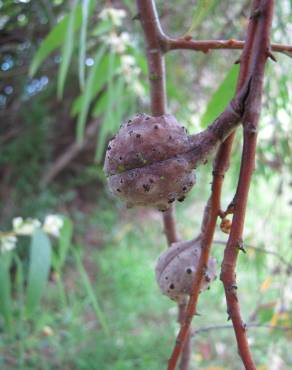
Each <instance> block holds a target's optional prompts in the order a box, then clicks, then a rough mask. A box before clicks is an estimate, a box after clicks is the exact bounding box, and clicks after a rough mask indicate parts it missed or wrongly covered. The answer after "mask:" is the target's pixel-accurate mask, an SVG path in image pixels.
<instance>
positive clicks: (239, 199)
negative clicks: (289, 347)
mask: <svg viewBox="0 0 292 370" xmlns="http://www.w3.org/2000/svg"><path fill="white" fill-rule="evenodd" d="M273 5H274V4H273V0H262V1H260V3H259V5H258V7H257V8H256V10H254V11H253V13H252V17H251V22H253V23H254V24H255V36H254V41H253V44H252V47H251V49H250V63H249V68H250V69H251V72H252V81H251V89H250V94H249V96H248V98H247V102H246V107H245V113H244V116H243V125H244V144H243V153H242V162H241V169H240V175H239V182H238V187H237V192H236V194H237V196H236V198H235V201H234V204H233V205H234V215H233V222H232V226H231V231H230V236H229V239H228V242H227V246H226V248H225V251H224V259H223V262H222V268H221V276H220V278H221V280H222V282H223V285H224V290H225V295H226V302H227V311H228V315H229V317H230V318H231V320H232V324H233V327H234V331H235V335H236V340H237V344H238V351H239V354H240V356H241V359H242V362H243V363H244V366H245V368H246V369H248V370H250V369H256V367H255V364H254V362H253V360H252V357H251V353H250V350H249V346H248V342H247V338H246V328H245V324H244V323H243V321H242V319H241V314H240V307H239V301H238V297H237V286H236V275H235V268H236V261H237V255H238V252H239V250H240V248H241V247H242V233H243V227H244V220H245V212H246V205H247V199H248V192H249V187H250V182H251V177H252V173H253V170H254V160H255V151H256V137H257V135H256V131H257V125H258V120H259V114H260V110H261V97H262V89H263V77H264V68H265V63H266V60H267V58H268V56H269V50H270V29H271V23H272V16H273Z"/></svg>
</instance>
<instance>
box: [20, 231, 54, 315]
mask: <svg viewBox="0 0 292 370" xmlns="http://www.w3.org/2000/svg"><path fill="white" fill-rule="evenodd" d="M50 266H51V243H50V240H49V238H48V236H47V235H46V234H45V233H44V232H43V231H42V230H41V229H37V230H36V231H35V232H34V234H33V237H32V241H31V245H30V256H29V270H28V283H27V296H26V313H27V315H28V316H31V315H32V314H33V312H34V311H35V309H36V308H37V306H38V305H39V303H40V299H41V296H42V294H43V293H44V291H45V287H46V285H47V281H48V276H49V271H50Z"/></svg>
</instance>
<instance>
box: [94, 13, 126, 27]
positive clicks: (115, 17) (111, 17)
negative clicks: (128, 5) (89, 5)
mask: <svg viewBox="0 0 292 370" xmlns="http://www.w3.org/2000/svg"><path fill="white" fill-rule="evenodd" d="M125 17H126V12H125V10H124V9H115V8H104V9H103V10H102V11H101V12H100V13H99V18H100V19H102V20H105V21H106V20H108V21H111V22H112V23H113V25H114V26H116V27H119V26H121V25H122V19H123V18H125Z"/></svg>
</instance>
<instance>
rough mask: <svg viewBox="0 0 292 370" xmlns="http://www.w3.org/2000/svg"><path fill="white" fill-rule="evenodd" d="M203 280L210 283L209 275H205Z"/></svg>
mask: <svg viewBox="0 0 292 370" xmlns="http://www.w3.org/2000/svg"><path fill="white" fill-rule="evenodd" d="M205 280H206V282H207V283H209V282H210V281H211V278H210V276H209V275H205Z"/></svg>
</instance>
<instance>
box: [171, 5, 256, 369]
mask: <svg viewBox="0 0 292 370" xmlns="http://www.w3.org/2000/svg"><path fill="white" fill-rule="evenodd" d="M258 2H259V0H258V1H257V3H258ZM256 6H257V4H256V3H254V5H253V9H254V10H255V8H256ZM254 29H255V25H254V23H253V22H249V25H248V29H247V37H246V42H245V48H244V50H243V53H242V56H241V66H240V72H239V77H238V82H237V92H239V91H240V89H241V88H242V87H243V85H244V83H245V81H246V80H247V78H248V74H249V60H250V54H249V49H250V47H251V45H252V43H253V37H254ZM233 139H234V133H233V134H231V135H230V136H229V137H228V138H227V139H226V140H225V142H224V143H223V144H222V145H221V146H220V148H219V150H218V153H217V155H216V157H215V160H214V163H213V182H212V189H211V196H210V198H209V200H208V202H207V205H206V207H205V211H204V217H203V222H202V253H201V256H200V260H199V263H198V267H197V271H196V276H195V279H194V282H193V289H192V290H193V294H192V295H191V297H190V300H189V303H188V307H187V314H186V320H185V324H184V325H182V326H181V330H180V331H179V333H178V336H177V340H176V343H175V347H174V349H173V352H172V355H171V358H170V360H169V366H168V370H174V369H175V367H176V363H177V360H178V358H179V355H180V353H181V350H182V348H183V345H184V341H185V338H186V337H187V336H188V332H189V330H190V325H191V320H192V317H193V315H194V314H195V313H196V306H197V301H198V296H199V292H200V283H201V280H202V278H203V274H204V269H205V266H207V263H208V259H209V254H210V249H211V245H212V240H213V236H214V232H215V227H216V222H217V218H218V215H219V213H220V210H221V202H220V199H221V192H222V186H223V180H224V175H225V172H226V171H227V170H228V167H229V158H230V155H231V149H232V142H233Z"/></svg>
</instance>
